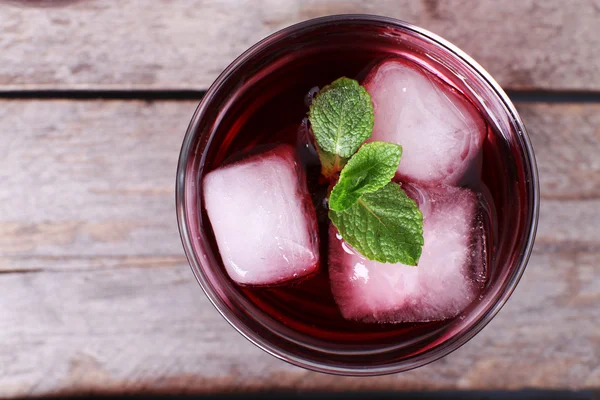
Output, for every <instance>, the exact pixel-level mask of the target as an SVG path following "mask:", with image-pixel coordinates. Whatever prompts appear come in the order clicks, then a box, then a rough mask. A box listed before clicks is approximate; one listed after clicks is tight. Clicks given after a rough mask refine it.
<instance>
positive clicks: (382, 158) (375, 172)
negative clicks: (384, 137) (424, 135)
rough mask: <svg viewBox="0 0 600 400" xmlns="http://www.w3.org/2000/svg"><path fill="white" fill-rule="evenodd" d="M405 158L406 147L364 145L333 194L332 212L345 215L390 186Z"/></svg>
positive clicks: (343, 173)
mask: <svg viewBox="0 0 600 400" xmlns="http://www.w3.org/2000/svg"><path fill="white" fill-rule="evenodd" d="M401 157H402V147H401V146H398V145H397V144H393V143H385V142H372V143H366V144H364V145H363V146H362V147H361V148H360V149H359V150H358V151H357V152H356V154H354V155H353V156H352V158H350V160H349V161H348V163H347V164H346V166H345V167H344V169H342V173H341V174H340V179H339V181H338V183H337V184H336V185H335V186H334V187H333V190H332V191H331V195H330V197H329V208H330V209H332V210H333V211H338V212H339V211H344V210H346V209H348V208H349V207H350V206H352V205H353V204H354V203H356V201H357V200H358V198H359V197H360V196H362V195H363V194H365V193H372V192H375V191H377V190H379V189H381V188H382V187H384V186H385V185H387V184H388V183H389V182H390V180H392V178H393V177H394V175H395V174H396V170H397V169H398V165H400V158H401Z"/></svg>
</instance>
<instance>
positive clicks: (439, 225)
mask: <svg viewBox="0 0 600 400" xmlns="http://www.w3.org/2000/svg"><path fill="white" fill-rule="evenodd" d="M406 186H407V187H406V190H407V193H408V194H409V195H410V196H411V197H413V198H414V200H415V201H417V203H418V204H419V208H420V209H421V212H422V213H423V233H424V235H423V236H424V239H425V245H424V246H423V254H422V255H421V259H420V261H419V264H418V266H417V267H411V266H406V265H403V264H382V263H379V262H377V261H370V260H368V259H365V258H364V257H363V256H361V255H360V254H358V253H357V252H356V251H355V250H353V249H352V248H351V247H350V246H348V245H347V244H346V243H345V242H344V241H343V240H341V237H340V236H339V234H338V233H337V230H336V229H335V228H333V227H332V228H331V229H330V237H329V279H330V282H331V290H332V292H333V295H334V297H335V300H336V303H337V304H338V306H339V307H340V311H341V313H342V315H343V316H344V318H346V319H349V320H356V321H361V322H370V323H373V322H378V323H398V322H428V321H439V320H445V319H448V318H452V317H456V316H457V315H459V314H460V313H461V312H462V311H463V310H464V309H465V307H467V306H468V305H469V304H470V303H471V302H472V301H473V300H474V299H476V298H477V297H478V296H479V293H480V291H481V289H482V281H481V278H482V277H483V276H484V275H485V271H484V268H485V245H484V233H483V229H482V226H481V224H480V220H479V219H478V218H477V214H478V212H480V209H479V200H478V197H477V196H476V195H475V194H474V193H473V192H472V191H471V190H469V189H462V188H457V187H449V186H441V187H437V188H429V189H422V188H419V187H417V186H414V185H411V186H408V185H406Z"/></svg>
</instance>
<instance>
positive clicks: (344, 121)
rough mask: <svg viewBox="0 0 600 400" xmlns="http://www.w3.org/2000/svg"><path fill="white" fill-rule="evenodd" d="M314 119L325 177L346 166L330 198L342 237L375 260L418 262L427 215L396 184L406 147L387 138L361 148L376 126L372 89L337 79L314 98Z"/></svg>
mask: <svg viewBox="0 0 600 400" xmlns="http://www.w3.org/2000/svg"><path fill="white" fill-rule="evenodd" d="M309 120H310V123H311V126H312V129H313V133H314V136H315V139H316V142H317V150H318V152H319V158H320V160H321V170H322V173H323V175H325V177H327V178H329V179H334V178H335V177H336V175H337V173H338V172H339V171H340V170H341V173H340V176H339V180H338V181H337V183H336V184H335V186H334V187H333V190H332V191H331V194H330V197H329V218H330V219H331V221H332V223H333V224H334V225H335V227H336V228H337V229H338V231H339V233H340V234H341V235H342V238H343V239H344V240H345V241H346V242H347V243H349V244H350V245H351V246H353V247H354V248H355V249H356V250H357V251H359V252H360V253H361V254H362V255H364V256H365V257H366V258H368V259H370V260H375V261H379V262H383V263H402V264H406V265H417V263H418V261H419V257H420V256H421V251H422V247H423V243H424V241H423V215H422V214H421V211H420V210H419V208H418V207H417V204H416V203H415V202H414V201H413V200H412V199H410V198H409V197H408V196H407V195H406V193H405V192H404V190H402V188H401V187H400V185H398V184H397V183H394V182H391V179H392V178H393V177H394V174H395V173H396V170H397V168H398V165H399V164H400V158H401V156H402V147H400V146H398V145H395V144H392V143H385V142H372V143H367V144H364V145H362V147H361V144H362V143H363V142H364V141H365V140H367V139H368V138H370V137H371V132H372V130H373V123H374V111H373V103H372V101H371V96H370V95H369V93H368V92H367V91H366V90H365V88H363V87H362V86H360V85H359V84H358V82H357V81H355V80H352V79H348V78H340V79H337V80H336V81H334V82H333V83H332V84H331V85H328V86H325V87H324V88H323V89H322V90H321V91H320V92H319V93H318V94H317V96H316V97H315V98H314V100H313V102H312V104H311V106H310V111H309ZM359 148H360V150H359ZM357 150H358V152H357ZM355 153H356V154H355Z"/></svg>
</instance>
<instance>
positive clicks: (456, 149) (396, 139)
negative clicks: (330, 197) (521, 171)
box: [364, 59, 486, 185]
mask: <svg viewBox="0 0 600 400" xmlns="http://www.w3.org/2000/svg"><path fill="white" fill-rule="evenodd" d="M364 86H365V87H366V89H367V91H368V92H369V94H370V95H371V98H372V100H373V105H374V108H375V126H374V129H373V135H372V138H371V140H379V141H384V142H393V143H397V144H399V145H401V146H402V147H403V154H402V161H401V163H400V167H399V168H398V174H399V177H401V179H402V180H404V181H409V182H417V183H420V184H422V185H436V184H448V185H454V184H456V183H458V182H459V181H460V180H461V178H462V177H463V175H464V174H465V173H466V172H467V170H468V169H469V167H470V166H471V164H472V163H473V162H475V161H477V155H478V154H479V152H480V150H481V146H482V144H483V141H484V137H485V134H486V125H485V122H484V120H483V118H482V116H481V114H480V113H479V111H478V110H477V109H476V108H475V107H474V106H473V105H472V104H471V103H470V102H469V101H467V99H466V98H465V97H464V96H462V95H461V94H459V93H457V91H456V90H455V89H453V88H451V87H450V86H449V85H446V84H444V83H442V82H441V81H440V80H439V79H438V78H437V77H435V76H433V75H432V74H430V73H428V72H425V71H422V70H420V69H418V68H417V67H416V66H413V64H411V63H409V62H408V61H402V60H399V59H388V60H385V61H383V62H382V63H380V64H378V65H376V66H375V67H374V68H373V69H372V70H371V71H370V72H369V74H368V76H367V78H366V79H365V83H364Z"/></svg>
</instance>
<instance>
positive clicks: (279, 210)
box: [203, 145, 319, 285]
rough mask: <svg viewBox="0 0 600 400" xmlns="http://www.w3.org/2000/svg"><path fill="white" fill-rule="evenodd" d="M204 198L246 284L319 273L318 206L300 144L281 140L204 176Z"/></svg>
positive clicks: (232, 266) (224, 253) (225, 255)
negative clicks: (312, 196) (300, 159)
mask: <svg viewBox="0 0 600 400" xmlns="http://www.w3.org/2000/svg"><path fill="white" fill-rule="evenodd" d="M203 190H204V201H205V207H206V211H207V213H208V217H209V219H210V223H211V225H212V228H213V231H214V233H215V237H216V239H217V244H218V246H219V252H220V254H221V257H222V259H223V264H224V265H225V269H226V270H227V273H228V274H229V276H230V277H231V278H232V279H233V280H234V281H236V282H238V283H240V284H243V285H273V284H280V283H283V282H287V281H290V280H294V279H296V278H301V277H304V276H306V275H309V274H311V273H313V272H316V271H317V269H318V266H319V244H318V231H317V226H316V216H315V209H314V206H313V204H312V202H311V200H310V196H309V193H308V189H307V187H306V177H305V174H304V171H303V169H302V168H301V167H300V166H299V162H298V160H297V158H296V155H295V152H294V149H293V148H292V147H291V146H288V145H281V146H278V147H276V148H275V149H272V150H269V151H267V152H264V153H261V154H258V155H254V156H252V157H249V158H246V159H243V160H241V161H238V162H236V163H234V164H230V165H226V166H223V167H221V168H218V169H216V170H214V171H212V172H210V173H208V174H207V175H206V177H205V178H204V186H203Z"/></svg>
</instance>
